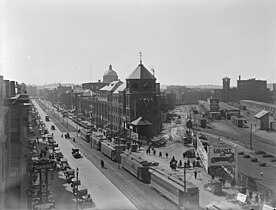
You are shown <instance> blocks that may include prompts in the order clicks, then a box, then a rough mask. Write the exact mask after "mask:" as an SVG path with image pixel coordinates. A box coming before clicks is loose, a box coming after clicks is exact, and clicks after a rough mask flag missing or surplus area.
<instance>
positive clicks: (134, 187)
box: [41, 110, 178, 210]
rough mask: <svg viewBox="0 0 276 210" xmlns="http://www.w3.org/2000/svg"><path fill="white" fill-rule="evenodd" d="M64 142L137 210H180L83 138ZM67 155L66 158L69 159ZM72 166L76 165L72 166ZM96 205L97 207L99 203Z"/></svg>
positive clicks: (72, 123)
mask: <svg viewBox="0 0 276 210" xmlns="http://www.w3.org/2000/svg"><path fill="white" fill-rule="evenodd" d="M41 111H42V110H41ZM42 117H43V116H42ZM52 120H53V122H56V120H55V119H54V118H53V119H52ZM68 122H69V124H71V125H72V127H74V128H76V124H75V123H74V122H73V121H71V120H70V119H69V120H68ZM61 125H62V124H61ZM59 136H60V135H59ZM71 136H74V137H76V133H75V132H74V133H71ZM62 142H66V143H67V145H71V144H74V145H75V146H76V147H78V148H79V149H80V151H81V153H82V154H83V155H84V156H85V158H87V159H88V160H89V161H90V163H92V164H93V167H96V168H98V170H99V171H100V172H101V173H102V174H103V175H105V176H106V177H107V178H108V179H109V180H110V181H111V182H112V184H113V185H114V186H116V187H117V188H118V189H119V190H120V191H121V192H122V193H123V194H124V195H125V196H126V197H127V198H128V199H129V200H130V201H131V202H132V203H133V204H134V206H135V207H136V208H137V209H139V210H140V209H141V210H146V209H151V210H152V209H157V210H158V209H171V210H174V209H178V207H176V206H175V205H174V204H172V203H171V202H170V201H168V200H166V199H165V198H164V197H162V196H160V195H159V194H157V193H156V192H155V191H153V190H152V189H151V188H150V186H149V185H147V184H144V183H142V182H140V181H139V180H138V179H136V178H135V177H134V176H132V175H131V174H129V173H128V172H127V171H125V170H123V169H120V168H118V164H117V163H115V162H113V161H112V160H110V159H109V158H108V157H106V156H104V155H103V154H102V153H101V152H100V151H97V150H95V149H92V148H90V145H89V143H87V142H85V141H84V140H82V139H81V138H76V141H75V142H72V141H70V143H71V144H68V141H67V140H65V139H62ZM59 145H60V146H61V147H60V148H62V147H63V144H62V145H61V144H60V143H59ZM65 147H66V146H65ZM70 148H71V147H70ZM70 150H71V149H70ZM67 155H69V157H72V155H71V153H70V154H67ZM67 155H66V154H65V156H66V158H67ZM101 159H103V160H104V161H105V165H106V167H107V169H102V168H101V166H100V160H101ZM92 164H91V165H92ZM70 165H71V164H70ZM72 166H74V165H73V164H72ZM89 167H90V165H89ZM81 173H82V174H83V172H82V170H80V174H81ZM84 176H91V174H84ZM100 176H102V175H100ZM81 179H82V177H81ZM85 185H86V184H85ZM91 187H92V186H91ZM91 190H92V191H93V192H96V190H95V189H94V188H93V187H92V188H91ZM89 192H90V191H89ZM90 193H91V192H90ZM96 193H97V192H96ZM91 196H92V198H93V196H94V195H93V194H92V193H91ZM93 199H94V198H93ZM95 203H96V205H97V202H95ZM107 209H114V208H107Z"/></svg>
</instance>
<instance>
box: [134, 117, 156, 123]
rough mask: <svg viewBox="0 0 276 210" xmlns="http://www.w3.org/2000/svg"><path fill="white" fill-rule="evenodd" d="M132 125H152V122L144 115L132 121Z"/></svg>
mask: <svg viewBox="0 0 276 210" xmlns="http://www.w3.org/2000/svg"><path fill="white" fill-rule="evenodd" d="M130 124H131V125H152V123H151V122H149V121H147V120H146V119H144V118H143V117H138V118H137V119H136V120H134V121H132V122H131V123H130Z"/></svg>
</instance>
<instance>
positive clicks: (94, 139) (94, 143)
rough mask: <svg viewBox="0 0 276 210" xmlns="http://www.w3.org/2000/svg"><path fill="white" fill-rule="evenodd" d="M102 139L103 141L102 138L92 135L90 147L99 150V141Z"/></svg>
mask: <svg viewBox="0 0 276 210" xmlns="http://www.w3.org/2000/svg"><path fill="white" fill-rule="evenodd" d="M102 141H103V140H102V139H100V138H97V137H95V136H92V138H91V141H90V145H91V147H93V148H95V149H97V150H100V151H101V142H102Z"/></svg>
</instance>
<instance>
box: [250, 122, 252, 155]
mask: <svg viewBox="0 0 276 210" xmlns="http://www.w3.org/2000/svg"><path fill="white" fill-rule="evenodd" d="M250 149H251V150H252V124H251V125H250Z"/></svg>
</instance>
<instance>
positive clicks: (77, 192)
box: [76, 167, 79, 210]
mask: <svg viewBox="0 0 276 210" xmlns="http://www.w3.org/2000/svg"><path fill="white" fill-rule="evenodd" d="M76 188H77V189H76V210H78V202H79V198H78V196H79V168H78V167H77V183H76Z"/></svg>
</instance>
